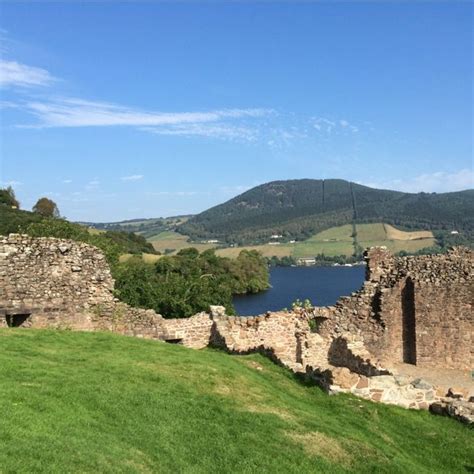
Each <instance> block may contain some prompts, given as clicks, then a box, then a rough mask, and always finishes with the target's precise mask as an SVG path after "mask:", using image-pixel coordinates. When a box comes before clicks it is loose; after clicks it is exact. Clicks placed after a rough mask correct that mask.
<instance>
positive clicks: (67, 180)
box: [62, 179, 72, 184]
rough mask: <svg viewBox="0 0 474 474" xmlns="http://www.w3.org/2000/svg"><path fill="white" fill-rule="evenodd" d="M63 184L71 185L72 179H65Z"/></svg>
mask: <svg viewBox="0 0 474 474" xmlns="http://www.w3.org/2000/svg"><path fill="white" fill-rule="evenodd" d="M62 182H63V183H64V184H71V183H72V179H63V180H62Z"/></svg>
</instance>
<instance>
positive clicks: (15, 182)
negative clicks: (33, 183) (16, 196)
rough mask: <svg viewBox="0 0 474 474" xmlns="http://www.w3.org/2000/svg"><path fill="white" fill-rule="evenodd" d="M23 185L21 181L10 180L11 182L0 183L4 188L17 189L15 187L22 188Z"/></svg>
mask: <svg viewBox="0 0 474 474" xmlns="http://www.w3.org/2000/svg"><path fill="white" fill-rule="evenodd" d="M22 184H23V183H22V182H21V181H16V180H14V179H12V180H9V181H0V185H1V186H3V187H8V186H11V187H15V186H21V185H22Z"/></svg>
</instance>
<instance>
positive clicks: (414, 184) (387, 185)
mask: <svg viewBox="0 0 474 474" xmlns="http://www.w3.org/2000/svg"><path fill="white" fill-rule="evenodd" d="M361 184H365V185H366V186H370V187H375V188H383V189H394V190H396V191H404V192H407V193H419V192H422V191H423V192H425V193H433V192H438V193H443V192H452V191H463V190H465V189H472V188H474V171H473V170H472V169H468V168H464V169H462V170H459V171H455V172H451V173H449V172H446V171H436V172H434V173H426V174H421V175H419V176H414V177H412V178H410V177H407V178H404V179H393V180H390V181H381V182H373V183H361Z"/></svg>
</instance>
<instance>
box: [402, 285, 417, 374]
mask: <svg viewBox="0 0 474 474" xmlns="http://www.w3.org/2000/svg"><path fill="white" fill-rule="evenodd" d="M402 340H403V362H405V363H406V364H413V365H416V313H415V285H414V283H413V281H412V279H411V278H407V280H406V282H405V287H404V288H403V290H402Z"/></svg>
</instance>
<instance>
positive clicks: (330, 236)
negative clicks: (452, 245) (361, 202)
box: [148, 223, 436, 258]
mask: <svg viewBox="0 0 474 474" xmlns="http://www.w3.org/2000/svg"><path fill="white" fill-rule="evenodd" d="M356 229H357V241H358V243H359V245H360V246H362V247H363V248H365V247H373V246H377V245H384V246H386V247H387V248H388V249H390V250H391V251H393V252H400V251H401V250H405V251H408V252H414V251H417V250H420V249H422V248H425V247H431V246H434V245H436V242H435V239H434V237H433V233H432V232H430V231H416V232H404V231H402V230H399V229H396V228H395V227H393V226H390V225H388V224H382V223H376V224H357V225H356ZM352 233H353V229H352V225H343V226H339V227H332V228H330V229H327V230H325V231H322V232H319V233H318V234H316V235H314V236H313V237H311V238H309V239H307V240H305V241H302V242H296V243H294V244H289V243H282V244H280V245H270V244H263V245H249V246H245V247H228V248H221V249H217V250H216V253H217V255H219V256H222V257H231V258H235V257H237V256H238V255H239V253H240V251H241V250H243V249H248V250H257V251H259V252H261V253H262V254H263V255H264V256H265V257H272V256H276V257H280V258H281V257H285V256H292V257H294V258H308V257H314V256H315V255H318V254H324V255H327V256H329V257H333V256H337V255H346V256H350V255H352V254H353V252H354V246H353V237H352ZM148 240H149V241H150V242H151V243H152V244H153V247H154V248H155V250H158V251H160V252H161V253H165V250H166V249H173V252H172V253H170V254H171V255H172V254H175V253H177V252H178V251H179V250H181V249H183V248H186V247H195V248H197V249H198V250H199V251H200V252H202V251H204V250H207V249H210V248H215V247H216V245H215V244H202V243H193V242H188V241H187V240H188V237H187V236H185V235H182V234H179V233H177V232H174V231H165V232H161V233H160V234H158V235H156V236H154V237H152V238H150V239H148Z"/></svg>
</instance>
